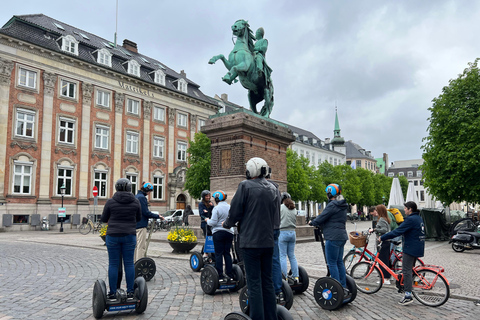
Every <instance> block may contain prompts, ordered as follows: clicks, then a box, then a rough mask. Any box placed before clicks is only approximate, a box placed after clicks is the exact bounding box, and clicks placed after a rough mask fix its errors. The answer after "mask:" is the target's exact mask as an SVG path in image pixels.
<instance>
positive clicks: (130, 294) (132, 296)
mask: <svg viewBox="0 0 480 320" xmlns="http://www.w3.org/2000/svg"><path fill="white" fill-rule="evenodd" d="M133 298H135V294H134V293H133V292H129V293H127V299H133Z"/></svg>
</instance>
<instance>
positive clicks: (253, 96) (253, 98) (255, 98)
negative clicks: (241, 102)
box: [248, 90, 263, 114]
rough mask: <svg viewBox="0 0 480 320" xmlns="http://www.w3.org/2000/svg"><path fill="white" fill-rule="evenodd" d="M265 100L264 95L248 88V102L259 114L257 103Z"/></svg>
mask: <svg viewBox="0 0 480 320" xmlns="http://www.w3.org/2000/svg"><path fill="white" fill-rule="evenodd" d="M262 100H263V97H262V96H261V95H259V94H258V93H255V92H254V91H252V90H248V102H249V103H250V109H251V110H252V111H253V112H255V113H256V114H258V111H257V104H258V103H259V102H260V101H262Z"/></svg>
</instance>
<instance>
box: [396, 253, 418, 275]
mask: <svg viewBox="0 0 480 320" xmlns="http://www.w3.org/2000/svg"><path fill="white" fill-rule="evenodd" d="M423 266H425V263H424V262H423V261H422V260H421V259H419V258H416V259H415V264H414V266H413V267H414V268H415V267H423ZM392 270H393V271H394V272H395V273H402V254H401V253H398V254H397V257H395V260H394V261H393V265H392Z"/></svg>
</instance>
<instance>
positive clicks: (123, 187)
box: [101, 178, 142, 299]
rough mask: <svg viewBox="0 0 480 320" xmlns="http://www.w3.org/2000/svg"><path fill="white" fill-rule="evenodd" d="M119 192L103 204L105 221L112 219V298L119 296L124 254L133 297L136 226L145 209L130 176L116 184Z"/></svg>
mask: <svg viewBox="0 0 480 320" xmlns="http://www.w3.org/2000/svg"><path fill="white" fill-rule="evenodd" d="M115 189H116V190H117V192H115V194H114V195H113V197H112V198H111V199H108V201H107V203H106V204H105V206H104V208H103V213H102V217H101V221H102V222H106V223H108V229H107V237H106V241H105V243H106V245H107V251H108V284H109V287H110V291H109V294H108V299H115V292H116V291H117V279H118V273H119V267H120V268H121V266H120V255H121V256H122V257H123V264H124V268H125V278H126V281H127V297H128V298H129V299H131V298H133V293H134V290H133V282H134V280H135V268H134V265H133V255H134V253H135V245H136V244H137V239H136V233H135V226H136V224H137V222H138V221H140V219H141V216H142V212H141V208H140V203H139V202H138V200H137V199H136V198H135V196H134V195H133V194H132V184H131V182H130V180H128V179H125V178H121V179H118V181H117V182H116V184H115Z"/></svg>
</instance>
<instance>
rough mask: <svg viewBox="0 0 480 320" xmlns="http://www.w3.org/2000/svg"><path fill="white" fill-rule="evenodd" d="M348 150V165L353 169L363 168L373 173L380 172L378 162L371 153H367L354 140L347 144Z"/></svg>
mask: <svg viewBox="0 0 480 320" xmlns="http://www.w3.org/2000/svg"><path fill="white" fill-rule="evenodd" d="M345 146H346V149H347V164H348V165H350V166H351V167H352V168H353V169H357V168H363V169H367V170H369V171H372V172H373V173H377V172H378V168H377V160H376V159H375V158H374V157H373V155H372V152H371V151H367V150H365V149H364V148H362V147H361V146H359V145H358V144H356V143H355V142H353V141H352V140H348V141H346V142H345Z"/></svg>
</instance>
